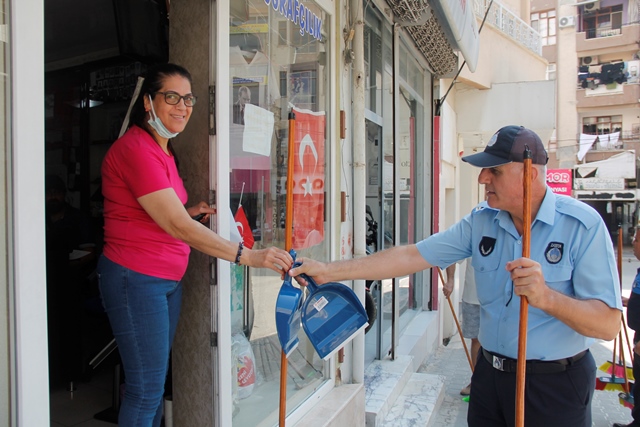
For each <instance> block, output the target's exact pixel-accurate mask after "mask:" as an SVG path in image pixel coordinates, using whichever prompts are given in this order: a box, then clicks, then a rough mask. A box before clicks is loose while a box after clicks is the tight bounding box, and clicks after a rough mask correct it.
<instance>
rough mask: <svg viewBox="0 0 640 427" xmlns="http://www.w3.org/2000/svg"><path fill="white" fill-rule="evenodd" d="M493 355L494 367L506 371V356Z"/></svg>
mask: <svg viewBox="0 0 640 427" xmlns="http://www.w3.org/2000/svg"><path fill="white" fill-rule="evenodd" d="M491 356H492V357H493V367H494V368H495V369H497V370H498V371H503V372H504V361H505V358H503V357H498V356H495V355H493V354H492V355H491Z"/></svg>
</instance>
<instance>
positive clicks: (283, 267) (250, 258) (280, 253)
mask: <svg viewBox="0 0 640 427" xmlns="http://www.w3.org/2000/svg"><path fill="white" fill-rule="evenodd" d="M240 263H241V264H245V265H248V266H249V267H260V268H269V269H271V270H273V271H275V272H276V273H280V278H281V279H284V275H285V273H286V272H287V271H289V269H290V268H291V266H292V265H293V258H291V255H289V253H288V252H287V251H285V250H283V249H280V248H276V247H275V246H272V247H270V248H266V249H246V248H245V249H244V250H243V252H242V256H241V257H240Z"/></svg>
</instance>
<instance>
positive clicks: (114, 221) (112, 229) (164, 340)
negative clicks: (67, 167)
mask: <svg viewBox="0 0 640 427" xmlns="http://www.w3.org/2000/svg"><path fill="white" fill-rule="evenodd" d="M195 103H196V97H195V96H194V95H193V93H191V75H190V74H189V72H188V71H187V70H186V69H184V68H183V67H181V66H179V65H175V64H162V65H158V66H156V67H155V68H153V69H150V70H149V71H148V72H147V76H146V78H145V80H144V83H143V84H142V87H141V90H140V96H139V98H138V99H137V100H136V101H135V104H134V105H133V108H132V111H131V126H130V127H129V129H128V130H127V132H126V133H125V134H124V135H123V136H122V137H121V138H120V139H118V140H117V141H116V142H115V143H114V144H113V145H112V146H111V148H110V149H109V151H108V152H107V155H106V157H105V159H104V161H103V164H102V193H103V195H104V219H105V225H104V232H105V236H104V239H105V246H104V253H103V255H102V256H101V258H100V262H99V265H98V273H99V278H100V279H99V280H100V292H101V295H102V301H103V305H104V307H105V310H106V312H107V315H108V316H109V321H110V323H111V328H112V330H113V333H114V336H115V338H116V342H117V344H118V348H119V351H120V357H121V358H122V362H123V367H124V371H125V393H124V400H123V402H122V405H121V407H120V414H119V421H118V422H119V425H120V426H124V427H127V426H153V427H157V426H159V425H160V421H161V416H162V405H161V404H162V395H163V392H164V382H165V377H166V374H167V369H168V363H169V352H170V349H171V344H172V342H173V337H174V335H175V331H176V326H177V323H178V317H179V314H180V303H181V297H182V287H181V283H180V281H181V279H182V276H183V275H184V272H185V271H186V268H187V263H188V260H189V251H190V247H193V248H195V249H197V250H200V251H202V252H204V253H206V254H208V255H211V256H213V257H216V258H222V259H226V260H227V261H230V262H236V263H238V264H243V265H248V266H251V267H264V268H270V269H272V270H274V271H277V272H279V273H281V274H282V273H284V272H286V271H288V270H289V268H290V267H291V264H292V262H293V260H292V258H291V256H290V255H289V254H288V253H287V252H286V251H284V250H282V249H279V248H275V247H271V248H268V249H262V250H250V249H246V248H243V246H242V243H240V244H237V243H232V242H229V241H228V240H225V239H223V238H221V237H220V236H218V235H217V234H215V233H214V232H213V231H211V230H210V229H209V228H208V227H205V226H204V225H203V224H201V223H204V222H206V221H208V219H209V215H210V214H212V213H215V210H214V209H212V208H210V207H209V206H208V205H207V204H206V203H205V202H200V203H199V204H197V205H195V206H192V207H190V208H185V203H186V202H187V192H186V190H185V188H184V185H183V183H182V179H180V176H179V174H178V169H177V167H176V160H175V155H174V154H175V153H174V152H173V149H172V147H171V144H170V143H169V140H170V139H171V138H173V137H174V136H176V135H177V134H178V133H180V132H182V131H183V130H184V128H185V126H186V125H187V122H188V121H189V117H190V116H191V112H192V109H193V106H194V105H195ZM199 215H201V217H200V218H199V221H194V220H193V219H192V218H194V217H195V218H198V216H199Z"/></svg>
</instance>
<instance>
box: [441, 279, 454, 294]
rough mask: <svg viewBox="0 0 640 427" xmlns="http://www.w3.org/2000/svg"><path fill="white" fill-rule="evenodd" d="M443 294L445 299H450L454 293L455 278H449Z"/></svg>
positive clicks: (443, 288)
mask: <svg viewBox="0 0 640 427" xmlns="http://www.w3.org/2000/svg"><path fill="white" fill-rule="evenodd" d="M442 293H443V294H444V296H445V298H449V296H450V295H451V294H452V293H453V277H452V278H448V277H447V281H446V283H445V284H444V286H443V287H442Z"/></svg>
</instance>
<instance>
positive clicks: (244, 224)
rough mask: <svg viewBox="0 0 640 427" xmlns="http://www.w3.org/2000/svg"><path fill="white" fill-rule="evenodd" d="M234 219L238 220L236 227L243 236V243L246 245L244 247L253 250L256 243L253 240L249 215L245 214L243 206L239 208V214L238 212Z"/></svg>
mask: <svg viewBox="0 0 640 427" xmlns="http://www.w3.org/2000/svg"><path fill="white" fill-rule="evenodd" d="M234 218H235V220H236V226H237V227H238V231H239V232H240V236H242V243H243V244H244V247H245V248H249V249H251V248H253V244H254V243H255V240H254V239H253V232H252V231H251V227H250V226H249V221H248V220H247V215H246V214H245V213H244V208H243V207H242V205H240V207H239V208H238V212H236V214H235V215H234Z"/></svg>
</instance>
